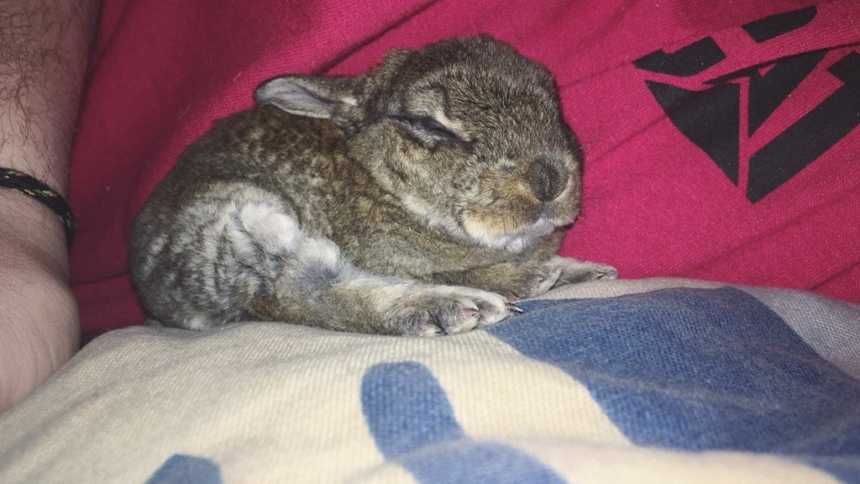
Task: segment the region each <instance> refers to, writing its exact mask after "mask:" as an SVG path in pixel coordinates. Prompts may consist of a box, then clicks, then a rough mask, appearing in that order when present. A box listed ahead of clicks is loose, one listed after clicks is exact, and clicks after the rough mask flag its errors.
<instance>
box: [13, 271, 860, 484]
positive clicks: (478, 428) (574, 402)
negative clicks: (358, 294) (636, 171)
mask: <svg viewBox="0 0 860 484" xmlns="http://www.w3.org/2000/svg"><path fill="white" fill-rule="evenodd" d="M522 307H523V309H524V310H525V312H524V314H522V315H518V316H516V317H514V318H512V319H509V320H507V321H505V322H502V323H500V324H498V325H496V326H493V327H490V328H487V329H485V330H481V331H476V332H473V333H470V334H465V335H460V336H453V337H443V338H436V339H419V338H397V337H383V336H368V335H356V334H344V333H332V332H327V331H322V330H317V329H313V328H306V327H299V326H292V325H286V324H277V323H262V322H261V323H249V324H236V325H230V326H227V327H224V328H223V329H219V330H215V331H211V332H205V333H195V332H185V331H178V330H168V329H157V328H151V327H134V328H128V329H123V330H117V331H113V332H110V333H107V334H105V335H103V336H101V337H100V338H98V339H96V340H95V341H93V342H92V343H90V344H89V345H87V346H86V347H85V348H84V349H83V350H82V351H81V352H80V353H79V354H78V355H77V356H76V357H75V358H74V359H73V360H72V361H71V362H70V363H69V364H68V365H67V366H66V367H65V368H64V369H63V370H62V371H61V372H60V373H58V374H57V375H56V376H55V377H54V378H53V379H52V380H51V381H50V382H49V383H48V384H46V385H44V386H42V387H41V388H39V389H38V390H37V391H36V392H35V393H34V394H33V395H31V396H30V397H29V398H28V399H26V400H25V401H24V402H22V403H21V404H19V405H18V406H16V407H14V408H13V409H12V410H11V411H9V412H8V413H6V414H4V415H2V416H0V436H2V437H0V482H3V483H18V482H22V483H23V482H40V483H51V482H58V483H59V482H62V483H76V482H81V483H94V482H121V483H134V482H140V483H144V482H146V483H154V484H164V483H180V482H181V483H192V482H193V483H202V484H215V483H245V482H247V483H263V482H285V483H292V482H397V483H400V482H421V483H446V482H463V483H483V482H510V483H545V482H546V483H555V482H577V483H628V482H629V483H642V482H655V483H658V482H659V483H671V482H697V483H707V482H732V483H738V482H755V483H761V482H774V483H791V482H797V483H819V482H821V483H824V482H840V481H841V482H847V483H860V381H858V378H860V307H858V306H856V305H851V304H847V303H842V302H838V301H834V300H829V299H824V298H821V297H819V296H815V295H812V294H810V293H804V292H796V291H787V290H778V289H766V288H749V287H736V286H725V285H718V284H712V283H704V282H697V281H689V280H668V279H662V280H658V279H649V280H626V281H599V282H595V283H587V284H581V285H577V286H569V287H565V288H561V289H559V290H556V291H554V292H552V293H551V294H549V295H548V296H547V297H545V298H542V299H540V300H532V301H527V302H524V303H523V304H522Z"/></svg>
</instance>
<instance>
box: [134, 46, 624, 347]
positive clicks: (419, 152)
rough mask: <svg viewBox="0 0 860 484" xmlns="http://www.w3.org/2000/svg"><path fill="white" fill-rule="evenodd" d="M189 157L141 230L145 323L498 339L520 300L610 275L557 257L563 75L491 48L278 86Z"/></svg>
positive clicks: (572, 153) (415, 54)
mask: <svg viewBox="0 0 860 484" xmlns="http://www.w3.org/2000/svg"><path fill="white" fill-rule="evenodd" d="M255 99H256V101H257V106H256V107H255V108H253V109H251V110H248V111H244V112H241V113H237V114H235V115H233V116H231V117H229V118H227V119H225V120H222V121H220V122H219V123H217V124H216V125H215V127H213V128H212V129H211V130H210V131H209V132H208V133H207V134H205V135H204V136H203V137H202V138H201V139H200V140H198V141H197V142H195V143H194V144H192V145H191V146H190V147H189V148H188V149H187V150H186V151H185V153H184V154H183V155H182V157H181V158H180V159H179V160H178V161H177V164H176V167H175V168H174V169H173V170H172V171H171V173H170V174H169V175H168V176H167V177H166V178H165V180H164V181H163V182H162V183H161V184H160V185H159V186H158V187H157V188H156V190H155V191H154V193H153V194H152V196H151V197H150V199H149V201H148V202H147V204H146V205H145V207H144V208H143V210H142V211H141V213H140V214H139V216H138V217H137V219H136V220H135V224H134V228H133V237H132V250H131V253H132V259H131V262H132V272H133V276H134V280H135V285H136V287H137V288H138V292H139V293H140V295H141V301H142V302H143V304H144V307H145V309H146V310H147V312H148V313H149V314H150V315H151V316H153V317H155V318H156V319H159V320H161V321H162V322H163V323H165V324H169V325H174V326H179V327H190V328H205V327H210V326H213V325H217V324H222V323H225V322H230V321H236V320H241V319H247V318H257V319H271V320H278V321H286V322H293V323H300V324H312V325H316V326H321V327H326V328H330V329H338V330H350V331H363V332H373V333H387V334H408V335H435V334H450V333H457V332H462V331H466V330H470V329H473V328H475V327H480V326H484V325H487V324H492V323H496V322H498V321H500V320H502V319H504V318H505V317H507V316H508V315H509V313H510V310H511V309H510V308H511V306H510V305H509V301H508V299H509V298H511V297H517V296H525V295H535V294H538V293H540V292H543V291H546V290H548V289H549V288H551V287H553V286H554V285H556V284H557V283H561V282H571V281H578V280H587V279H592V278H607V277H614V276H615V271H614V269H612V268H611V267H608V266H603V265H600V264H593V263H584V262H579V261H575V260H573V259H562V258H559V257H555V256H554V252H555V251H556V250H557V248H558V242H559V240H560V236H561V234H562V231H563V230H564V228H565V227H566V226H567V225H569V224H571V223H573V221H574V219H575V217H576V215H577V213H578V210H579V193H580V160H579V158H578V148H577V144H576V141H575V138H574V137H573V134H572V133H571V131H570V129H569V128H568V127H567V126H566V124H565V123H564V121H563V119H562V117H561V113H560V107H559V102H558V96H557V93H556V90H555V87H554V83H553V79H552V77H551V75H550V73H549V72H548V71H547V70H546V69H545V68H543V67H542V66H540V65H538V64H536V63H534V62H532V61H529V60H527V59H526V58H524V57H522V56H521V55H519V54H518V53H517V52H516V51H515V50H514V49H513V48H511V47H510V46H508V45H507V44H504V43H501V42H499V41H496V40H493V39H491V38H489V37H486V36H481V37H473V38H465V39H451V40H445V41H441V42H438V43H435V44H431V45H428V46H426V47H424V48H422V49H418V50H397V51H394V52H392V53H390V54H389V55H388V56H386V58H385V60H384V61H383V62H382V64H381V65H380V66H378V67H377V68H375V69H373V70H371V71H369V72H368V73H366V74H365V75H362V76H356V77H311V76H301V75H287V76H280V77H276V78H273V79H270V80H269V81H266V82H265V83H263V84H262V85H261V86H260V87H259V88H258V89H257V91H256V93H255Z"/></svg>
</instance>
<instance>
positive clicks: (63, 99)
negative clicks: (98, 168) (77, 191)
mask: <svg viewBox="0 0 860 484" xmlns="http://www.w3.org/2000/svg"><path fill="white" fill-rule="evenodd" d="M97 10H98V0H0V166H2V167H7V168H13V169H16V170H18V171H22V172H24V173H27V174H29V175H31V176H33V177H35V178H37V179H39V180H42V181H43V182H45V183H47V184H48V185H49V186H51V187H52V188H53V189H54V190H56V191H58V192H59V193H61V194H63V195H65V193H66V188H67V186H66V184H67V176H68V168H67V167H68V156H69V150H70V147H71V142H72V138H73V133H74V125H75V120H76V118H77V113H78V105H79V102H80V93H81V89H82V83H83V78H84V74H85V72H86V65H87V54H88V51H89V45H90V40H91V38H92V35H93V32H94V29H95V20H96V16H97ZM67 279H68V256H67V250H66V241H65V235H64V232H63V227H62V225H61V224H60V222H59V219H58V217H57V216H56V215H55V214H54V213H53V212H51V211H50V210H49V209H47V207H44V206H43V205H41V204H39V203H38V202H36V201H35V200H32V199H30V198H28V197H27V196H26V195H24V194H22V193H19V192H17V191H15V190H10V189H4V188H0V411H2V410H4V409H5V408H6V407H8V406H9V405H11V403H12V402H14V401H15V400H17V399H19V398H21V397H22V396H23V395H25V394H26V393H28V392H29V391H30V389H31V388H32V387H33V386H34V385H35V384H37V383H39V382H41V381H43V380H44V379H45V378H47V377H48V375H50V373H51V372H52V371H54V370H56V369H57V367H58V366H59V365H61V364H62V363H63V362H64V361H65V360H67V359H68V358H69V357H70V356H71V354H72V353H73V352H74V350H75V349H76V346H77V341H78V328H77V312H76V306H75V302H74V299H73V298H72V295H71V290H70V288H69V286H68V280H67Z"/></svg>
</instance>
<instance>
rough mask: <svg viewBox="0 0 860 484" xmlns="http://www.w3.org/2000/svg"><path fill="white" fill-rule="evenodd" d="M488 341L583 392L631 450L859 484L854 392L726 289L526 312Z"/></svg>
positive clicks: (765, 313)
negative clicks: (662, 450)
mask: <svg viewBox="0 0 860 484" xmlns="http://www.w3.org/2000/svg"><path fill="white" fill-rule="evenodd" d="M523 308H524V309H525V310H526V313H525V314H523V315H522V316H520V317H517V318H514V319H512V320H510V321H508V322H505V323H501V324H499V325H496V326H494V327H491V328H489V332H490V333H491V334H493V335H495V336H496V337H498V338H500V339H502V340H503V341H505V342H506V343H508V344H510V345H511V346H513V347H514V348H516V349H517V350H518V351H520V352H521V353H523V354H524V355H527V356H529V357H531V358H535V359H537V360H541V361H544V362H547V363H550V364H552V365H555V366H557V367H559V368H560V369H562V370H564V371H565V372H567V373H568V374H569V375H571V376H572V377H573V378H575V379H576V380H578V381H580V382H582V383H583V384H585V385H586V386H587V387H588V389H589V391H590V392H591V394H592V396H593V397H594V399H595V400H596V401H597V402H598V403H599V404H600V405H601V407H602V408H603V410H604V412H606V414H607V415H608V416H609V417H610V418H611V419H612V421H613V422H614V423H615V424H616V425H617V426H618V427H619V429H621V431H622V432H624V434H625V435H626V436H627V437H628V438H630V439H631V440H632V441H633V442H636V443H637V444H641V445H651V446H662V447H670V448H676V449H685V450H740V451H753V452H768V453H777V454H783V455H786V456H791V457H794V458H797V459H800V460H803V461H805V462H808V463H810V464H812V465H815V466H817V467H819V468H822V469H824V470H826V471H829V472H830V473H832V474H833V475H835V476H838V477H839V478H841V479H843V480H845V481H847V482H860V382H858V381H856V380H854V379H852V378H851V377H850V376H848V375H846V374H844V373H843V372H842V371H841V370H839V369H838V368H836V367H835V366H833V365H832V364H830V363H829V362H827V361H826V360H824V359H822V358H821V357H819V356H818V355H817V354H816V353H815V352H814V351H813V350H812V349H811V348H810V347H809V346H808V345H807V344H806V343H805V342H804V341H803V340H802V339H801V338H800V337H798V336H797V334H796V333H794V332H793V331H792V330H791V329H790V328H789V327H788V326H787V325H786V324H785V322H784V321H783V320H782V319H781V318H780V317H779V316H778V315H777V314H776V313H774V312H773V311H771V310H770V309H769V308H768V307H767V306H765V305H764V304H762V303H761V302H759V301H758V300H757V299H755V298H754V297H752V296H750V295H749V294H747V293H745V292H742V291H739V290H737V289H732V288H721V289H669V290H662V291H655V292H651V293H645V294H638V295H630V296H623V297H617V298H610V299H591V300H562V301H532V302H528V303H524V304H523Z"/></svg>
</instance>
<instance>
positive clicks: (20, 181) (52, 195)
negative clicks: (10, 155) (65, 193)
mask: <svg viewBox="0 0 860 484" xmlns="http://www.w3.org/2000/svg"><path fill="white" fill-rule="evenodd" d="M0 187H2V188H14V189H15V190H18V191H20V192H22V193H24V194H25V195H27V196H30V197H32V198H35V199H36V200H37V201H39V202H40V203H42V204H43V205H45V206H46V207H48V208H50V209H51V210H52V211H53V212H54V213H55V214H57V216H58V217H60V221H61V222H63V227H64V228H65V229H66V242H67V243H69V244H71V243H72V237H73V236H74V234H75V219H74V216H73V215H72V209H71V208H69V204H68V203H66V200H65V199H64V198H63V197H62V196H61V195H60V194H59V193H57V192H55V191H54V190H53V189H51V187H49V186H48V185H46V184H45V183H44V182H41V181H39V180H37V179H35V178H33V177H32V176H30V175H28V174H26V173H21V172H20V171H17V170H13V169H11V168H2V167H0Z"/></svg>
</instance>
